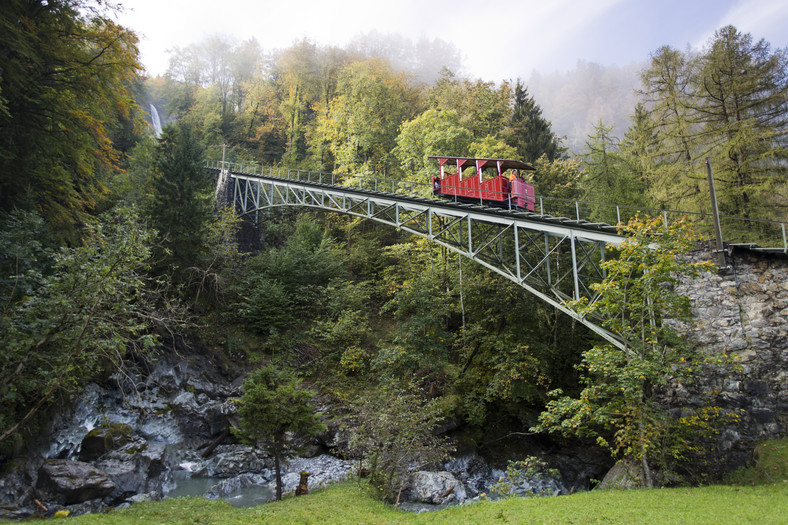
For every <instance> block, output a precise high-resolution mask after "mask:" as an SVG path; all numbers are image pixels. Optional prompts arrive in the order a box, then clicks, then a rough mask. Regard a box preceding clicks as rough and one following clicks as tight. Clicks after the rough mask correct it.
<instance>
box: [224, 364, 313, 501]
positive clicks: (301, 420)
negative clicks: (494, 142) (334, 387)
mask: <svg viewBox="0 0 788 525" xmlns="http://www.w3.org/2000/svg"><path fill="white" fill-rule="evenodd" d="M300 386H301V382H300V381H299V380H298V378H297V377H296V376H295V374H293V373H292V372H288V371H285V370H280V369H278V368H276V367H275V366H270V365H269V366H264V367H262V368H259V369H258V370H256V371H255V372H253V373H252V374H251V375H250V376H249V378H248V379H247V380H246V381H244V385H243V390H244V394H243V397H242V398H241V400H240V406H239V408H238V414H239V415H240V416H241V430H240V431H237V432H236V433H237V434H239V435H240V436H241V437H242V438H243V439H245V440H247V441H249V442H252V443H255V444H256V443H257V442H262V443H264V444H265V445H266V446H268V447H269V448H270V451H271V452H272V453H273V455H274V469H275V471H276V499H277V500H280V499H282V465H281V464H282V459H283V456H284V455H285V454H287V453H288V452H290V451H292V450H294V449H295V446H294V439H293V438H294V435H293V434H294V433H295V434H300V435H303V436H312V435H314V434H316V433H317V432H319V431H321V430H323V429H324V428H325V426H324V425H323V423H322V422H321V421H320V416H319V415H317V414H315V413H314V412H313V411H312V406H311V403H310V401H311V399H312V398H313V397H314V396H315V393H314V392H313V391H311V390H306V389H302V388H300Z"/></svg>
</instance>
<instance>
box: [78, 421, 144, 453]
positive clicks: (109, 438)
mask: <svg viewBox="0 0 788 525" xmlns="http://www.w3.org/2000/svg"><path fill="white" fill-rule="evenodd" d="M131 439H132V430H131V427H130V426H129V425H123V424H119V423H110V424H108V425H105V426H101V427H98V428H94V429H93V430H91V431H90V432H88V433H87V435H85V437H84V438H82V444H81V445H80V448H79V460H80V461H94V460H96V459H98V458H100V457H101V456H103V455H104V454H106V453H107V452H109V451H110V450H112V449H115V448H118V447H120V446H122V445H124V444H125V443H128V442H129V441H130V440H131Z"/></svg>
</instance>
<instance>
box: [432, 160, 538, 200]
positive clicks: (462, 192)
mask: <svg viewBox="0 0 788 525" xmlns="http://www.w3.org/2000/svg"><path fill="white" fill-rule="evenodd" d="M428 158H430V159H437V160H438V163H439V164H440V177H433V178H432V193H433V194H434V195H436V196H438V197H441V198H446V199H452V200H455V201H460V202H475V203H482V204H487V205H493V206H503V207H506V208H520V209H526V210H530V211H534V205H535V203H536V198H535V192H534V187H533V185H532V184H529V183H527V182H525V180H523V177H522V174H521V172H523V171H534V170H535V169H536V168H534V167H533V166H531V165H530V164H526V163H525V162H521V161H519V160H509V159H474V158H467V157H444V156H430V157H428ZM473 168H475V169H473ZM466 171H469V172H470V173H467V174H466V175H468V176H467V177H466V178H463V174H465V172H466ZM507 171H508V172H509V173H508V174H507V173H506V172H507Z"/></svg>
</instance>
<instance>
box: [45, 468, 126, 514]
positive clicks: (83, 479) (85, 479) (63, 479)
mask: <svg viewBox="0 0 788 525" xmlns="http://www.w3.org/2000/svg"><path fill="white" fill-rule="evenodd" d="M36 488H37V489H38V490H39V491H40V493H41V494H42V495H43V496H44V499H46V500H52V501H56V502H58V503H62V504H65V505H71V504H74V503H83V502H85V501H89V500H94V499H101V498H103V497H105V496H109V495H110V494H111V493H112V491H113V490H115V483H113V482H112V480H111V479H110V478H109V476H108V475H107V474H106V473H105V472H102V471H100V470H99V469H97V468H95V467H94V466H93V465H90V464H88V463H85V462H83V461H73V460H68V459H49V460H47V461H45V462H44V464H43V465H42V466H41V469H40V470H39V471H38V480H37V482H36Z"/></svg>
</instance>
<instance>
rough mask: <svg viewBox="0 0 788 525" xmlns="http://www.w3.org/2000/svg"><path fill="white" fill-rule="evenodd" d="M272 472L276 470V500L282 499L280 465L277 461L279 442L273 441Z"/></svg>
mask: <svg viewBox="0 0 788 525" xmlns="http://www.w3.org/2000/svg"><path fill="white" fill-rule="evenodd" d="M274 472H276V501H280V500H281V499H282V466H281V464H280V462H279V443H277V442H276V441H274Z"/></svg>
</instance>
